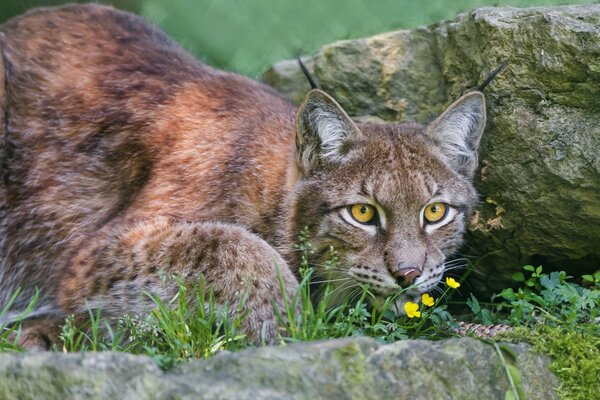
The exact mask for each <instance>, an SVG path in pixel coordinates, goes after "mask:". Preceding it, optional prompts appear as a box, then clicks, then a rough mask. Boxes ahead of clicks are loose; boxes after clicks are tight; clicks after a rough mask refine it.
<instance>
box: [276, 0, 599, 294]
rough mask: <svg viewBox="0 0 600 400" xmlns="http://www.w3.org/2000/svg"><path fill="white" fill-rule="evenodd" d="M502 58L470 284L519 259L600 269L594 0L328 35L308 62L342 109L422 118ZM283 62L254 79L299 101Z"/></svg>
mask: <svg viewBox="0 0 600 400" xmlns="http://www.w3.org/2000/svg"><path fill="white" fill-rule="evenodd" d="M504 61H508V63H509V64H508V67H507V68H506V70H505V71H504V72H503V73H502V74H501V75H500V76H498V77H497V78H496V80H495V81H493V82H492V84H491V85H490V86H489V87H488V88H487V89H486V98H487V101H488V115H489V124H488V129H487V131H486V133H485V135H484V137H483V139H482V142H481V169H480V172H479V173H478V175H477V177H476V181H477V182H476V184H477V187H478V189H479V191H480V193H481V199H482V202H481V207H480V210H479V214H478V218H477V219H476V220H475V221H474V222H475V223H474V226H473V227H472V229H471V232H470V234H469V241H468V243H469V246H468V247H467V248H466V249H464V253H465V254H466V255H469V256H477V257H478V258H476V260H478V261H477V262H476V263H477V267H478V268H479V269H480V270H482V271H483V275H479V274H473V275H472V279H473V281H472V285H471V286H472V287H473V288H475V289H478V290H479V291H484V292H487V293H490V292H496V291H499V290H501V289H502V288H503V287H505V286H506V285H508V284H510V283H511V280H510V275H511V274H512V273H513V272H515V271H519V270H520V268H521V267H522V265H524V264H526V263H541V264H543V265H545V266H546V267H556V268H561V269H565V270H566V271H567V272H570V273H573V274H580V273H583V272H589V271H593V270H595V269H597V268H599V267H600V5H590V6H564V7H540V8H528V9H516V8H481V9H477V10H475V11H473V12H471V13H468V14H464V15H461V16H459V17H458V18H457V19H456V20H453V21H448V22H440V23H438V24H435V25H432V26H429V27H426V28H419V29H414V30H411V31H400V32H391V33H386V34H382V35H378V36H374V37H371V38H367V39H361V40H352V41H342V42H336V43H333V44H331V45H328V46H325V47H323V48H322V49H321V50H320V51H319V52H318V53H317V54H316V55H314V56H313V57H312V58H310V59H308V60H307V63H308V65H309V67H310V68H311V69H312V71H313V73H314V75H315V76H316V78H317V79H318V80H319V81H320V84H321V86H322V88H323V89H324V90H326V91H327V92H329V93H331V94H332V95H333V96H334V97H335V98H337V99H338V100H339V101H340V103H341V104H342V105H343V106H344V107H345V108H346V110H348V112H349V113H350V114H351V115H353V116H356V117H362V118H367V119H369V118H372V117H373V116H375V117H377V118H379V119H383V120H387V121H400V120H406V119H414V120H417V121H421V122H427V121H429V120H431V119H432V118H433V117H434V116H435V115H436V114H438V113H439V112H440V111H441V110H442V109H443V108H444V107H445V106H447V105H448V104H449V103H450V102H451V101H452V100H454V99H456V98H457V97H458V96H459V95H460V94H461V92H464V91H465V90H467V89H469V88H472V87H475V86H477V85H478V84H480V83H481V82H482V81H483V80H484V78H485V77H486V75H487V74H488V73H489V72H490V71H492V70H493V69H495V68H496V67H498V66H499V65H500V64H501V63H502V62H504ZM291 63H292V61H286V62H283V64H279V65H276V66H275V67H274V68H273V69H272V70H271V71H269V73H267V74H266V75H265V79H266V80H267V81H268V82H270V83H272V84H274V85H275V86H276V87H278V88H282V89H283V90H287V91H286V94H288V95H289V96H290V97H291V98H293V99H298V98H299V97H301V94H302V91H305V90H306V87H307V86H306V83H305V82H303V81H304V78H303V77H302V75H301V74H300V73H299V72H296V73H293V72H290V71H292V69H291ZM286 65H287V68H288V70H287V71H288V72H287V75H282V74H278V70H282V68H283V67H285V66H286ZM290 81H294V82H296V83H294V84H292V83H291V82H290Z"/></svg>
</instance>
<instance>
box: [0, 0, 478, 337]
mask: <svg viewBox="0 0 600 400" xmlns="http://www.w3.org/2000/svg"><path fill="white" fill-rule="evenodd" d="M0 50H1V54H2V59H1V61H2V62H0V157H1V164H0V168H1V170H0V175H1V177H2V180H1V181H0V302H1V303H5V302H6V301H7V300H8V299H9V297H10V296H11V294H12V293H13V292H14V291H15V290H16V289H17V288H21V289H22V293H21V296H20V297H19V298H18V300H17V302H16V303H15V304H14V306H13V314H12V316H14V315H15V313H18V312H19V311H20V310H22V309H23V307H25V305H26V304H27V302H28V301H29V299H30V298H31V297H32V296H33V294H34V292H35V290H36V289H38V290H39V292H40V296H41V297H40V302H39V304H38V307H37V309H36V310H34V312H33V314H32V316H34V317H38V318H41V319H42V320H43V322H44V325H39V326H37V327H36V328H35V329H36V330H30V331H29V333H28V335H24V337H27V338H30V339H28V340H30V345H31V346H30V347H36V346H39V345H40V343H42V342H41V341H40V340H37V341H36V339H35V337H37V338H38V339H39V336H40V334H39V330H40V326H46V325H48V323H49V321H59V320H60V319H61V318H64V316H65V315H67V314H70V313H75V314H82V313H84V312H85V308H86V302H87V304H88V306H91V307H101V308H102V310H103V313H104V315H105V316H109V317H110V316H120V315H122V314H123V313H134V314H135V313H142V312H145V311H147V310H148V309H149V308H150V307H151V306H152V302H151V301H150V300H149V298H148V297H147V296H146V295H145V294H144V292H150V293H153V294H156V295H158V296H160V297H162V298H165V299H166V298H169V297H170V296H172V295H173V293H174V291H175V290H176V287H175V283H174V282H171V281H169V280H164V279H161V275H162V273H163V272H168V273H173V274H176V275H178V276H180V277H182V279H184V281H185V282H187V283H190V284H192V283H196V282H198V281H199V280H200V279H201V278H200V277H201V275H203V276H204V279H205V280H206V284H207V285H208V287H209V288H210V290H212V291H213V292H214V293H215V295H216V298H217V300H218V301H220V302H223V303H225V302H227V303H230V304H232V305H234V306H235V304H237V302H238V301H239V300H240V298H241V297H242V294H243V293H244V292H248V300H247V306H246V311H248V317H247V319H246V325H245V326H244V329H245V331H246V332H247V333H248V334H249V335H250V337H251V338H253V339H255V340H257V341H260V339H261V338H260V335H261V333H265V334H266V337H265V338H264V339H266V340H267V341H269V340H272V339H273V338H275V337H276V329H277V327H276V320H275V316H274V312H273V309H272V307H271V304H272V303H273V302H274V303H275V304H278V305H280V306H281V304H282V295H281V294H280V293H279V284H278V281H277V270H278V269H279V271H280V274H281V276H282V278H283V280H284V283H285V284H286V287H287V290H288V291H289V294H290V295H291V294H292V293H293V292H294V290H295V289H296V287H297V284H298V283H297V282H298V281H297V268H298V265H299V258H298V257H299V255H298V252H297V251H295V250H294V243H295V242H296V241H297V239H298V237H299V234H300V231H301V230H302V229H303V228H304V227H305V226H307V227H308V228H309V232H310V237H309V241H310V243H311V244H312V246H313V249H314V250H315V252H314V255H313V256H312V258H311V260H310V262H311V263H312V264H313V266H314V267H315V268H316V270H317V274H316V275H317V277H318V278H319V279H326V280H331V281H332V283H333V284H335V285H336V290H337V292H336V294H337V296H338V298H339V299H340V301H341V299H343V298H345V297H347V296H351V295H352V294H353V293H354V291H355V289H356V288H357V287H358V286H359V285H362V284H367V285H369V286H370V287H371V288H372V290H373V292H374V293H376V294H378V295H379V296H381V297H383V296H388V295H394V294H397V293H398V292H399V291H400V290H401V284H400V283H399V282H398V280H397V278H395V277H394V271H396V270H397V269H398V268H399V266H401V265H409V266H411V268H416V269H419V270H420V271H422V274H421V275H420V276H419V277H418V278H417V279H416V281H415V282H414V284H413V285H411V286H410V287H408V288H407V290H406V291H405V293H404V295H403V296H401V298H399V300H398V308H399V309H400V308H401V304H402V301H404V300H406V298H413V297H414V296H417V295H418V294H419V293H422V292H424V291H427V290H430V289H432V288H433V287H434V286H435V285H436V284H437V283H438V282H439V280H440V278H441V276H442V274H443V272H444V263H445V261H446V259H447V257H448V256H449V255H451V254H452V253H453V252H455V251H456V249H457V248H458V246H459V245H460V244H461V241H462V233H463V232H464V230H465V226H466V221H467V220H468V219H469V217H470V215H471V212H472V209H473V206H474V204H475V202H476V194H475V190H474V189H473V186H472V184H471V176H472V169H473V165H475V164H474V163H476V147H477V144H478V142H479V135H480V134H481V131H482V129H483V125H484V124H485V106H484V100H483V96H482V95H481V94H469V95H466V96H465V97H464V98H463V99H459V100H458V101H457V103H455V105H453V106H451V107H450V109H449V111H447V112H446V113H445V114H444V115H443V116H442V117H441V118H442V119H441V120H437V121H435V122H434V123H433V124H432V125H431V126H430V129H427V127H424V126H421V125H418V124H413V123H408V124H382V125H376V124H358V123H354V122H353V121H351V120H350V118H349V117H348V116H347V115H346V113H345V112H344V111H343V110H342V109H341V108H340V106H339V105H338V104H337V103H336V102H335V100H333V99H332V98H331V97H329V96H328V95H326V94H325V93H323V92H320V91H318V90H315V91H312V92H311V93H309V94H308V96H307V99H306V101H305V102H304V104H303V105H302V106H301V107H300V109H299V110H298V109H296V108H295V107H294V106H293V105H291V104H290V103H288V102H287V101H285V100H284V99H282V98H281V97H280V96H279V95H278V94H277V93H275V92H274V91H273V90H272V89H270V88H269V87H267V86H265V85H263V84H260V83H258V82H255V81H252V80H249V79H247V78H244V77H241V76H238V75H235V74H231V73H227V72H222V71H218V70H215V69H212V68H210V67H208V66H206V65H203V64H201V63H199V62H198V61H196V60H195V59H194V58H193V57H191V56H190V55H189V54H188V53H186V52H185V51H184V50H182V49H181V48H180V47H179V46H178V45H177V44H176V43H174V42H173V41H172V40H170V39H169V38H168V37H166V36H165V35H164V34H163V33H162V32H161V31H159V30H158V29H157V28H155V27H154V26H152V25H151V24H149V23H147V22H146V21H144V20H143V19H141V18H139V17H137V16H134V15H131V14H128V13H124V12H120V11H117V10H114V9H112V8H110V7H105V6H100V5H90V4H88V5H69V6H63V7H60V8H42V9H37V10H33V11H30V12H28V13H27V14H25V15H23V16H21V17H18V18H16V19H13V20H11V21H9V22H7V23H5V24H4V25H2V26H0ZM448 116H449V117H448ZM447 127H451V129H447ZM465 149H467V150H468V151H467V150H465ZM457 151H458V152H459V153H460V154H459V157H458V158H457V156H456V154H455V153H456V152H457ZM456 160H459V164H457V161H456ZM465 163H466V164H465ZM467 164H468V165H469V168H463V167H464V165H467ZM434 200H435V201H443V202H446V203H448V204H451V205H452V207H453V210H455V212H454V214H453V216H452V218H449V220H448V221H446V222H445V223H444V224H441V225H440V226H431V227H429V229H425V227H424V226H423V217H422V212H423V211H422V210H423V207H424V206H426V205H427V204H428V203H430V202H431V201H434ZM356 203H369V204H372V205H373V206H374V207H376V208H377V210H378V212H379V214H380V216H379V217H378V218H379V219H378V223H377V224H375V225H372V226H369V227H366V226H361V225H360V224H359V225H357V224H352V223H349V220H348V215H344V214H343V213H344V210H347V209H346V207H347V206H349V205H352V204H356ZM331 246H333V247H334V248H335V249H336V250H337V253H338V255H339V258H340V265H339V266H338V267H336V268H335V269H334V270H329V269H326V268H325V267H324V266H325V264H326V254H327V253H328V251H329V249H330V247H331ZM407 296H408V297H407ZM232 309H234V307H233V308H232ZM8 315H9V316H10V315H11V314H8ZM7 319H10V318H7ZM4 322H6V321H4Z"/></svg>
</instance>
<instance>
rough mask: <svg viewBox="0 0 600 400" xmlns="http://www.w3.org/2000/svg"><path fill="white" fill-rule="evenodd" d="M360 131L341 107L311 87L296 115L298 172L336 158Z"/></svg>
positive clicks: (333, 160)
mask: <svg viewBox="0 0 600 400" xmlns="http://www.w3.org/2000/svg"><path fill="white" fill-rule="evenodd" d="M359 136H360V131H359V129H358V128H357V126H356V125H355V124H354V122H353V121H352V120H351V119H350V117H349V116H348V114H346V112H345V111H344V110H343V109H342V107H341V106H340V105H339V104H338V103H337V102H336V101H335V100H334V99H333V98H332V97H331V96H329V95H327V94H326V93H325V92H322V91H320V90H311V91H310V92H309V93H308V94H307V95H306V98H305V99H304V102H303V103H302V105H301V106H300V109H299V110H298V114H297V116H296V157H297V161H298V166H299V168H300V170H301V171H300V172H301V173H302V174H304V175H305V174H307V173H309V172H310V171H312V170H314V169H315V168H316V167H317V166H319V165H320V164H322V163H332V162H336V161H338V160H340V159H341V158H342V157H343V156H344V155H345V154H346V153H347V152H348V149H349V145H350V142H351V141H352V140H353V139H356V138H358V137H359Z"/></svg>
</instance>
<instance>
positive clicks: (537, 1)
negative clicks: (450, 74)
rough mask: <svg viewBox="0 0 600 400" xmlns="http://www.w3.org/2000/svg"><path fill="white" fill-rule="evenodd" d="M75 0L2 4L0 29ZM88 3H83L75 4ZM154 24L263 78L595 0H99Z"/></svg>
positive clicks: (225, 64) (212, 58) (221, 63)
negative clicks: (479, 14) (441, 26)
mask: <svg viewBox="0 0 600 400" xmlns="http://www.w3.org/2000/svg"><path fill="white" fill-rule="evenodd" d="M72 1H73V0H2V6H1V7H0V22H1V21H3V20H5V19H8V18H9V17H11V16H14V15H17V14H20V13H22V12H24V11H25V10H27V9H28V8H31V7H35V6H41V5H43V6H48V5H59V4H63V3H68V2H72ZM76 1H77V2H87V1H86V0H76ZM99 2H100V3H106V4H112V5H114V6H116V7H118V8H122V9H126V10H129V11H134V12H137V13H139V14H142V15H144V16H145V17H147V18H149V19H150V20H151V21H154V22H155V23H157V24H158V25H159V26H160V27H161V28H163V29H164V30H165V31H166V32H167V33H168V34H169V35H171V36H172V37H174V38H175V39H176V40H177V41H179V42H180V43H181V44H183V45H184V46H185V47H186V48H187V49H189V50H190V51H191V52H192V53H193V54H195V55H196V56H197V57H199V58H201V59H203V60H205V61H206V62H207V63H209V64H211V65H214V66H216V67H219V68H223V69H227V70H232V71H236V72H239V73H242V74H244V75H248V76H252V77H259V76H260V75H261V73H262V72H264V71H265V70H266V69H267V68H268V67H269V66H270V65H272V64H273V63H275V62H277V61H279V60H281V59H286V58H292V57H294V56H296V55H298V54H312V53H314V52H315V51H317V50H318V49H319V47H321V46H322V45H324V44H326V43H330V42H333V41H336V40H340V39H351V38H358V37H365V36H371V35H375V34H377V33H381V32H387V31H391V30H398V29H412V28H415V27H417V26H421V25H427V24H432V23H434V22H437V21H440V20H443V19H452V18H454V17H456V16H457V15H458V14H459V13H462V12H467V11H470V10H472V9H473V8H476V7H484V6H514V7H528V6H541V5H559V4H590V3H597V0H571V1H569V0H525V1H523V0H456V1H448V0H428V1H427V2H426V3H421V2H416V1H409V0H375V1H365V0H329V1H318V0H307V1H274V0H254V1H239V0H196V1H189V0H169V1H167V0H100V1H99Z"/></svg>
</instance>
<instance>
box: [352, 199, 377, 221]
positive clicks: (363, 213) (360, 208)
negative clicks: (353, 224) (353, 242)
mask: <svg viewBox="0 0 600 400" xmlns="http://www.w3.org/2000/svg"><path fill="white" fill-rule="evenodd" d="M350 214H351V215H352V218H354V219H355V220H356V221H358V222H360V223H361V224H369V223H372V222H374V220H375V207H373V206H371V205H368V204H354V205H352V206H350Z"/></svg>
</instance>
